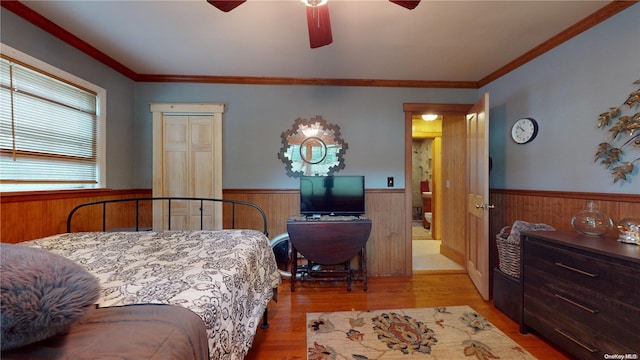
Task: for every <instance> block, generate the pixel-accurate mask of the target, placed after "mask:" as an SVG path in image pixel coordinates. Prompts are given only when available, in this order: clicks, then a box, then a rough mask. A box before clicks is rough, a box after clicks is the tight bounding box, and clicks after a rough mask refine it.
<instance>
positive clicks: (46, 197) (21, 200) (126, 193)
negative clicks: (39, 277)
mask: <svg viewBox="0 0 640 360" xmlns="http://www.w3.org/2000/svg"><path fill="white" fill-rule="evenodd" d="M142 196H147V197H148V196H151V191H150V190H135V189H134V190H109V189H101V190H74V191H46V192H29V193H3V194H1V195H0V241H1V242H4V243H17V242H21V241H26V240H32V239H38V238H41V237H45V236H49V235H55V234H60V233H64V232H66V231H67V215H68V214H69V212H70V211H71V210H72V209H73V208H74V207H75V206H77V205H79V204H82V203H85V202H91V201H99V200H109V199H124V198H134V197H142ZM77 215H78V216H77V217H74V222H73V229H72V231H100V230H102V216H101V215H100V213H99V212H98V210H97V209H89V210H80V211H79V212H78V213H77ZM134 215H135V213H134V210H133V206H132V205H129V206H124V205H122V206H114V207H112V208H108V211H107V225H109V224H110V223H112V224H115V223H116V222H117V224H119V225H118V226H126V227H132V226H134V225H133V224H135V216H134ZM143 221H145V220H144V219H143ZM120 224H122V225H120Z"/></svg>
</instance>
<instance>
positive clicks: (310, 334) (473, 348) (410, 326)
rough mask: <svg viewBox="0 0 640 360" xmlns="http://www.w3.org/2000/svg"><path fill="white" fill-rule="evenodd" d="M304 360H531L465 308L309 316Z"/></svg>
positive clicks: (343, 312) (352, 312) (469, 308)
mask: <svg viewBox="0 0 640 360" xmlns="http://www.w3.org/2000/svg"><path fill="white" fill-rule="evenodd" d="M307 359H308V360H325V359H327V360H329V359H355V360H370V359H441V360H445V359H446V360H448V359H474V360H475V359H477V360H484V359H487V360H488V359H509V360H513V359H535V357H534V356H532V355H531V354H530V353H528V352H527V351H526V350H525V349H523V348H522V347H520V346H519V345H518V344H517V343H516V342H514V341H513V340H511V339H510V338H509V337H508V336H506V335H505V334H504V333H503V332H501V331H500V330H498V329H497V328H496V327H495V326H493V325H492V324H491V323H489V322H488V321H487V320H486V319H484V318H483V317H482V316H480V315H479V314H478V313H477V312H475V311H474V310H473V309H472V308H471V307H469V306H450V307H437V308H423V309H402V310H376V311H342V312H330V313H307Z"/></svg>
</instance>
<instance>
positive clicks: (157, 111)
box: [150, 103, 224, 230]
mask: <svg viewBox="0 0 640 360" xmlns="http://www.w3.org/2000/svg"><path fill="white" fill-rule="evenodd" d="M150 108H151V112H152V114H153V117H152V121H153V150H152V154H153V159H152V167H153V185H152V196H153V197H163V196H167V194H165V193H164V190H163V189H164V186H163V181H164V177H163V166H164V159H163V118H164V116H165V115H171V116H175V115H179V116H205V115H206V116H212V117H213V128H214V130H213V131H214V134H213V136H214V139H213V145H214V149H213V164H212V166H213V174H214V175H213V179H212V187H213V189H212V194H213V198H216V199H222V114H223V113H224V104H218V103H152V104H151V106H150ZM163 218H164V206H163V204H162V203H158V204H155V202H154V205H153V229H154V230H161V229H162V227H163ZM213 223H214V227H215V228H216V229H217V228H222V203H220V202H215V203H214V219H213Z"/></svg>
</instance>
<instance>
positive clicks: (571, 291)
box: [524, 263, 640, 344]
mask: <svg viewBox="0 0 640 360" xmlns="http://www.w3.org/2000/svg"><path fill="white" fill-rule="evenodd" d="M525 274H526V280H525V283H524V307H525V309H527V310H528V315H527V316H528V318H530V316H531V315H533V314H535V315H536V316H547V317H551V319H550V320H549V322H552V323H554V326H555V327H561V326H562V323H558V322H555V320H554V319H555V317H556V315H557V314H562V315H563V316H564V317H568V318H570V319H573V320H572V323H574V326H575V327H578V328H580V329H582V332H584V333H587V334H589V333H592V332H593V330H591V331H589V330H588V329H597V331H598V332H599V333H602V334H605V335H606V336H608V337H612V338H614V339H616V340H617V341H619V342H621V343H625V344H640V322H639V321H638V319H640V308H639V307H636V306H633V305H631V304H628V303H625V302H622V301H619V300H616V299H613V298H610V297H608V295H607V294H603V293H599V292H595V291H593V290H591V289H587V288H585V287H582V286H581V285H579V284H575V283H572V282H568V281H566V280H564V279H562V278H559V277H557V276H554V275H552V274H549V273H547V272H544V271H541V270H540V269H536V268H533V267H530V266H529V265H528V263H527V264H525ZM525 322H527V320H525Z"/></svg>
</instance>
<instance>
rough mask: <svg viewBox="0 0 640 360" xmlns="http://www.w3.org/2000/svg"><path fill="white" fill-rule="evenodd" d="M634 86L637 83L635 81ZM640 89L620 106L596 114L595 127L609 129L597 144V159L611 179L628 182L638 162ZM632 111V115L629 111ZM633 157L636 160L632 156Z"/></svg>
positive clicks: (639, 156) (639, 150)
mask: <svg viewBox="0 0 640 360" xmlns="http://www.w3.org/2000/svg"><path fill="white" fill-rule="evenodd" d="M633 84H634V85H640V80H636V81H634V83H633ZM639 108H640V89H636V90H635V91H633V92H632V93H631V94H629V97H628V98H627V100H626V101H625V102H624V103H622V105H620V106H619V107H612V108H609V111H607V112H603V113H602V114H600V115H599V116H598V122H597V125H598V128H603V129H604V128H609V132H610V133H611V140H610V141H608V142H602V143H600V144H599V145H598V150H597V151H596V158H595V160H594V162H595V161H598V160H600V164H602V165H603V166H604V167H605V168H606V169H607V170H609V171H610V172H611V175H612V176H613V182H614V183H617V182H618V181H623V182H624V181H627V180H628V179H627V177H629V176H630V175H631V174H632V172H633V170H634V169H635V168H636V165H634V164H635V163H636V162H639V161H640V112H638V109H639ZM634 111H635V114H631V113H633V112H634ZM634 158H635V159H634Z"/></svg>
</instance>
